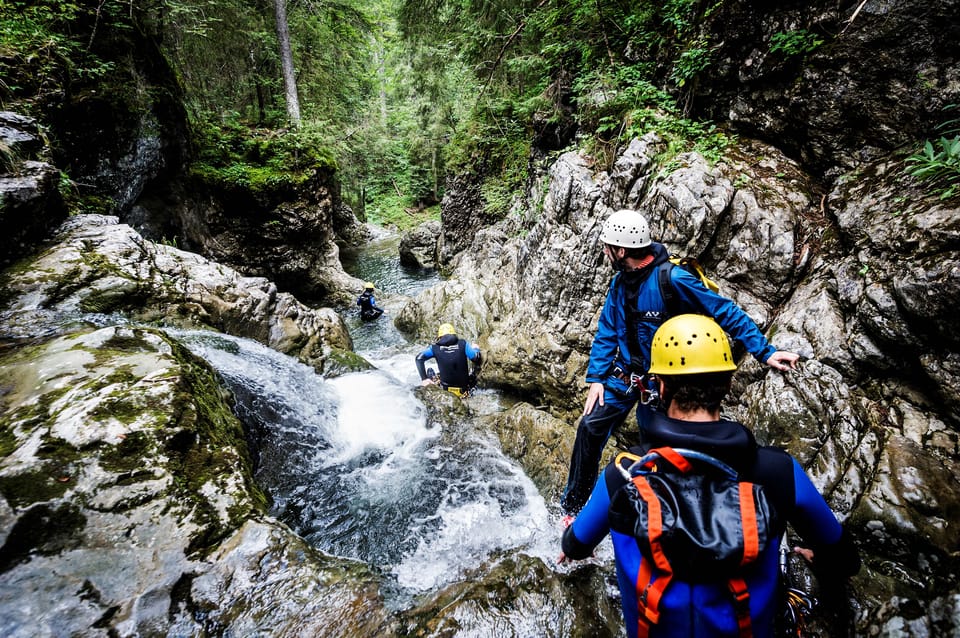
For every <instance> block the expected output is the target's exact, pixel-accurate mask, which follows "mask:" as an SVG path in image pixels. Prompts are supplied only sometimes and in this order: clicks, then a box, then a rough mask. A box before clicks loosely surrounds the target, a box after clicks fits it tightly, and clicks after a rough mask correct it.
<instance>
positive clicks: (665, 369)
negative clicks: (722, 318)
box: [650, 315, 737, 375]
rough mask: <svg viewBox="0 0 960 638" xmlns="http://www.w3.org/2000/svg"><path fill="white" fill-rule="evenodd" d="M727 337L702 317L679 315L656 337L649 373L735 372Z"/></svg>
mask: <svg viewBox="0 0 960 638" xmlns="http://www.w3.org/2000/svg"><path fill="white" fill-rule="evenodd" d="M736 369H737V364H736V363H734V361H733V354H732V353H731V352H730V342H729V341H727V335H726V334H725V333H724V332H723V329H722V328H721V327H720V326H719V325H718V324H717V322H716V321H714V320H713V319H711V318H710V317H705V316H703V315H677V316H676V317H673V318H671V319H668V320H667V321H665V322H664V323H663V325H661V326H660V327H659V328H658V329H657V332H656V334H654V335H653V343H652V344H651V346H650V374H664V375H673V374H702V373H704V372H727V371H731V370H736Z"/></svg>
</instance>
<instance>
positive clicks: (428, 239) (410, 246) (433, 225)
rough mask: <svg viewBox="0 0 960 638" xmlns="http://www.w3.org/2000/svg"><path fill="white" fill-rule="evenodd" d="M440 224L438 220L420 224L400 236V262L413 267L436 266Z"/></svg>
mask: <svg viewBox="0 0 960 638" xmlns="http://www.w3.org/2000/svg"><path fill="white" fill-rule="evenodd" d="M440 232H441V226H440V222H438V221H428V222H424V223H422V224H420V225H419V226H417V227H416V228H414V229H413V230H411V231H408V232H406V233H404V235H403V237H401V238H400V247H399V249H398V250H399V253H400V263H401V264H403V265H405V266H412V267H414V268H436V267H437V260H438V248H437V246H438V245H439V239H440Z"/></svg>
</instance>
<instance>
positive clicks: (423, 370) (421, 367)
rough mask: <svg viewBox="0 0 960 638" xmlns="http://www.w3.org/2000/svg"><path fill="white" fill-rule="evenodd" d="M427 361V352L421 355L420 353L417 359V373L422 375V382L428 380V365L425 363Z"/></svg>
mask: <svg viewBox="0 0 960 638" xmlns="http://www.w3.org/2000/svg"><path fill="white" fill-rule="evenodd" d="M426 360H427V357H426V354H425V352H421V353H419V354H418V355H417V359H416V361H417V372H419V373H420V380H421V381H422V380H424V379H426V378H427V367H426V365H425V364H424V361H426Z"/></svg>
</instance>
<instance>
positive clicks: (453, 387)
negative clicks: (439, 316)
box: [416, 323, 483, 396]
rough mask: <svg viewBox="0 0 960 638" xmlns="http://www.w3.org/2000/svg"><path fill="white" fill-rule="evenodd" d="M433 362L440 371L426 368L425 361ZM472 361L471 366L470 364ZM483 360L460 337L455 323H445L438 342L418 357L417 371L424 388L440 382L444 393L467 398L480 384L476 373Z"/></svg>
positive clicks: (473, 348)
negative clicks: (454, 325)
mask: <svg viewBox="0 0 960 638" xmlns="http://www.w3.org/2000/svg"><path fill="white" fill-rule="evenodd" d="M429 359H434V360H435V361H436V364H437V369H436V371H434V370H433V369H432V368H431V369H430V370H428V369H427V366H426V362H427V360H429ZM468 361H469V362H472V363H473V365H472V367H471V366H470V364H469V363H468ZM482 361H483V359H482V357H481V354H480V349H479V348H477V346H476V345H475V344H472V343H469V342H467V341H466V340H464V339H461V338H459V337H458V336H457V333H456V331H455V330H454V328H453V324H450V323H442V324H440V327H439V328H438V329H437V340H436V341H434V342H433V343H432V344H430V345H429V346H427V348H426V349H425V350H423V351H422V352H420V353H419V354H417V358H416V363H417V372H419V373H420V381H421V385H429V384H431V383H439V384H440V387H442V388H443V389H444V390H447V391H449V392H452V393H453V394H456V395H457V396H467V395H469V393H470V391H471V390H472V389H473V388H474V386H476V384H477V374H479V372H480V365H481V363H482Z"/></svg>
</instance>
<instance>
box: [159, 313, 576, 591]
mask: <svg viewBox="0 0 960 638" xmlns="http://www.w3.org/2000/svg"><path fill="white" fill-rule="evenodd" d="M175 336H177V337H178V338H179V339H181V340H182V341H183V342H184V343H185V344H186V345H187V346H188V347H189V348H190V349H191V350H192V351H193V352H194V353H196V354H198V355H199V356H201V357H203V358H204V359H206V360H207V361H208V362H210V364H211V365H212V366H213V367H214V368H216V369H217V370H218V371H219V372H220V374H221V375H222V376H223V378H224V379H225V380H226V382H227V384H228V386H229V387H230V388H231V390H232V391H233V392H234V394H235V396H236V398H237V411H238V414H240V416H241V417H242V418H243V419H244V421H245V422H246V423H247V425H248V426H249V427H250V429H251V434H252V438H253V440H254V441H255V447H256V448H257V450H258V453H257V454H256V456H257V458H258V470H257V480H258V482H259V483H260V484H261V486H262V487H263V488H264V489H265V490H266V491H267V493H268V494H269V495H270V496H271V498H272V499H273V507H272V513H273V514H274V515H275V516H277V517H278V518H280V519H281V520H283V521H285V522H286V523H288V524H289V525H291V527H293V528H294V529H295V530H297V531H298V532H299V533H300V534H301V535H303V536H304V537H305V538H306V539H307V540H308V541H309V542H311V543H312V544H314V545H315V546H317V547H318V548H319V549H321V550H323V551H325V552H329V553H332V554H335V555H340V556H345V557H349V558H354V559H358V560H361V561H364V562H368V563H370V564H372V565H375V566H377V567H378V568H380V569H382V570H383V571H384V572H385V573H388V574H391V575H392V576H393V577H394V578H395V579H396V584H397V586H398V589H399V591H400V592H406V595H410V594H412V593H416V592H418V591H426V590H430V589H435V588H438V587H441V586H443V585H445V584H448V583H450V582H454V581H456V580H457V579H459V578H461V577H462V576H463V574H464V573H465V572H466V571H467V570H469V569H471V568H474V567H476V566H477V565H479V564H480V563H482V562H484V561H487V560H489V559H490V558H491V557H492V556H494V555H496V554H498V553H512V552H524V553H527V554H530V555H534V556H539V557H541V558H542V559H543V560H545V561H552V560H553V558H554V557H555V555H556V553H557V550H558V539H559V533H558V529H557V527H556V522H555V521H552V520H551V517H550V514H549V512H548V509H547V506H546V504H545V502H544V500H543V498H542V497H541V496H540V494H539V493H538V492H537V490H536V488H535V486H534V485H533V483H532V482H531V481H530V479H529V478H528V477H527V476H526V475H525V474H524V473H523V471H522V469H521V468H520V467H519V465H518V464H517V463H516V462H515V461H513V460H512V459H509V458H507V457H506V456H504V455H503V454H502V453H501V451H500V449H499V444H498V443H497V442H496V441H495V439H493V437H491V436H490V435H489V434H485V433H483V432H481V431H474V429H473V425H472V424H471V423H464V424H456V427H458V428H460V427H462V428H464V431H458V432H457V436H455V437H452V438H451V437H444V436H442V432H441V428H440V427H436V426H434V427H430V426H428V424H427V419H426V410H425V407H424V406H423V404H422V403H421V402H420V401H419V399H417V397H416V395H415V394H414V393H413V390H414V388H415V387H416V385H417V383H418V382H419V377H418V376H417V374H416V369H415V367H414V356H415V354H416V351H417V349H418V348H417V347H416V346H411V345H409V344H393V345H389V346H386V347H384V348H382V349H381V350H380V351H366V352H363V351H361V352H360V353H359V354H361V355H364V356H366V357H367V358H368V360H370V361H371V362H372V363H374V365H376V366H377V369H376V370H373V371H367V372H359V373H352V374H347V375H343V376H341V377H338V378H334V379H329V380H325V379H323V378H322V377H320V376H319V375H317V374H316V373H315V372H314V371H313V370H312V369H311V368H309V367H308V366H305V365H303V364H300V363H298V362H297V361H295V360H294V359H292V358H290V357H289V356H286V355H282V354H280V353H277V352H275V351H273V350H270V349H268V348H266V347H264V346H262V345H260V344H258V343H255V342H252V341H249V340H246V339H241V338H236V337H228V336H224V335H219V334H214V333H208V332H200V331H182V332H178V333H175ZM468 401H471V402H473V403H471V404H470V405H471V408H472V409H477V406H479V408H480V409H482V410H485V411H489V410H495V409H499V407H498V405H499V404H498V398H497V396H496V394H495V393H493V392H491V391H481V393H480V394H479V395H478V396H476V397H472V398H471V399H469V400H468ZM445 440H446V441H456V443H449V442H447V443H444V441H445ZM401 595H404V594H402V593H401Z"/></svg>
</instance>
